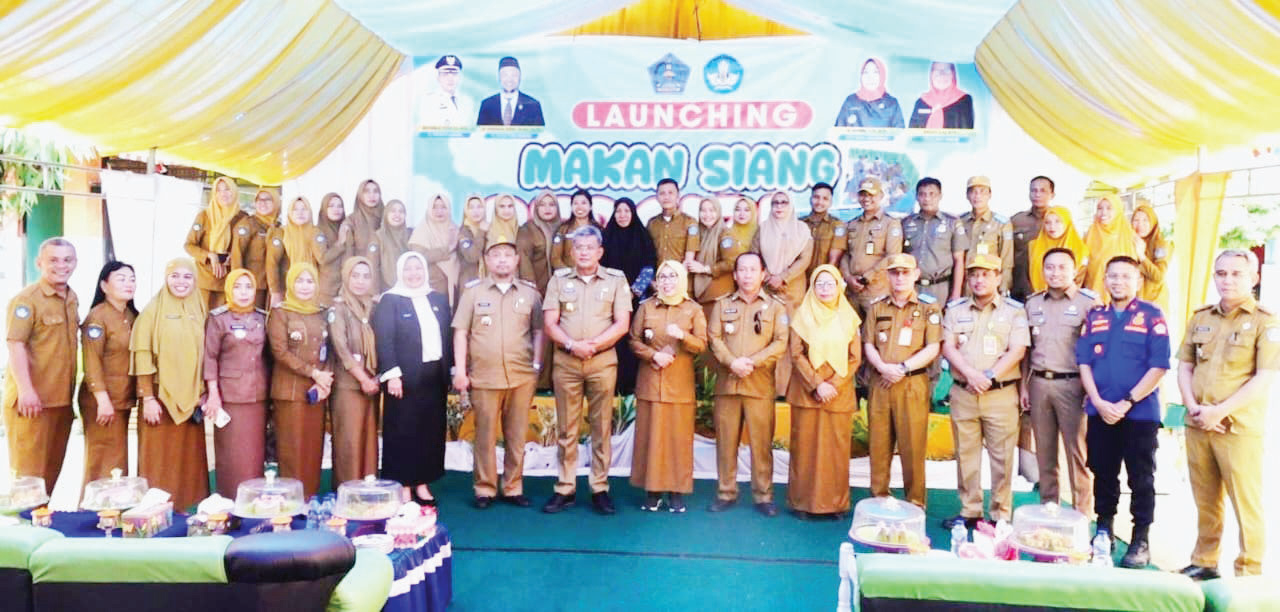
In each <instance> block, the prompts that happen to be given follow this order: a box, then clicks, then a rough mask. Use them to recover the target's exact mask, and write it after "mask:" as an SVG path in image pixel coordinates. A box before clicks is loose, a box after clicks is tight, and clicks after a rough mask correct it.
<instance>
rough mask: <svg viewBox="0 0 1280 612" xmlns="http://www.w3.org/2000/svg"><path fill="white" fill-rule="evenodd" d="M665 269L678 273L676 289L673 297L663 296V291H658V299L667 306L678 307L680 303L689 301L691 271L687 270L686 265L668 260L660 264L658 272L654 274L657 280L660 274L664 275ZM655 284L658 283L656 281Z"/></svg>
mask: <svg viewBox="0 0 1280 612" xmlns="http://www.w3.org/2000/svg"><path fill="white" fill-rule="evenodd" d="M663 268H670V269H671V271H673V272H675V273H676V277H677V278H676V288H675V291H673V292H672V293H671V295H662V291H658V292H657V293H658V299H659V300H660V301H661V302H662V303H663V304H666V305H667V306H676V305H679V304H680V302H683V301H685V300H687V299H689V271H688V270H686V269H685V267H684V264H682V263H680V262H678V261H675V260H674V259H668V260H666V261H664V262H662V263H661V264H658V270H657V272H654V274H653V276H654V278H655V279H656V278H657V276H658V275H659V274H662V269H663ZM654 282H655V285H656V283H657V281H656V280H655V281H654Z"/></svg>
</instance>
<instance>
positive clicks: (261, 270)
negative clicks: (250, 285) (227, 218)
mask: <svg viewBox="0 0 1280 612" xmlns="http://www.w3.org/2000/svg"><path fill="white" fill-rule="evenodd" d="M278 227H280V196H278V195H276V192H275V191H272V190H270V189H259V190H258V193H255V194H254V195H253V214H252V215H245V216H244V217H241V218H240V220H239V221H237V222H236V224H235V226H234V227H232V228H231V229H232V234H231V264H230V268H229V269H231V270H235V269H236V268H244V269H246V270H248V271H249V272H250V273H252V274H253V277H254V278H255V279H257V280H258V296H257V297H256V298H255V299H254V304H255V305H256V306H257V307H258V308H267V307H269V306H270V305H271V303H270V302H269V301H268V292H267V286H266V283H265V282H264V280H265V279H266V278H267V251H268V250H269V248H270V246H271V233H272V232H273V231H274V230H275V229H276V228H278Z"/></svg>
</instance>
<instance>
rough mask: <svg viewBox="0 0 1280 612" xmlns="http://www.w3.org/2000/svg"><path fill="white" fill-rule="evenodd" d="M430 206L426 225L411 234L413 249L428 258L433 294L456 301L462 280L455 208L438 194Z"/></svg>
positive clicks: (446, 197)
mask: <svg viewBox="0 0 1280 612" xmlns="http://www.w3.org/2000/svg"><path fill="white" fill-rule="evenodd" d="M427 202H428V204H427V213H426V215H424V216H423V218H422V223H419V224H418V226H417V227H415V228H413V232H412V233H410V234H409V249H410V250H412V251H414V252H416V253H420V254H422V256H423V257H424V258H426V261H427V268H428V270H427V272H428V274H427V278H428V282H430V283H431V290H432V291H436V292H438V293H440V294H442V295H444V296H445V297H446V299H450V300H452V296H453V288H454V287H456V286H457V283H456V282H455V281H456V280H457V278H458V253H457V247H458V232H459V229H458V225H457V224H456V223H454V222H453V216H452V215H453V204H451V203H450V202H449V196H447V195H445V194H443V193H437V194H435V195H434V196H432V197H431V199H429V200H427ZM396 261H397V262H398V261H399V260H396ZM397 269H398V268H397Z"/></svg>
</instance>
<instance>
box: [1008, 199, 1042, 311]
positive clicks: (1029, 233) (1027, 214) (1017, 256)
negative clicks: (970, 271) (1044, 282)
mask: <svg viewBox="0 0 1280 612" xmlns="http://www.w3.org/2000/svg"><path fill="white" fill-rule="evenodd" d="M1045 210H1047V207H1046V208H1045V209H1042V210H1036V209H1035V208H1032V209H1031V210H1024V211H1020V212H1018V213H1017V214H1015V215H1014V216H1013V218H1012V219H1010V220H1009V224H1010V225H1012V226H1013V291H1012V293H1013V297H1014V298H1015V299H1019V300H1023V299H1026V298H1027V296H1029V295H1031V292H1032V289H1031V262H1030V261H1028V260H1027V257H1028V253H1027V244H1028V243H1030V242H1031V241H1032V240H1035V238H1036V236H1038V235H1040V226H1041V225H1042V224H1043V223H1044V212H1045Z"/></svg>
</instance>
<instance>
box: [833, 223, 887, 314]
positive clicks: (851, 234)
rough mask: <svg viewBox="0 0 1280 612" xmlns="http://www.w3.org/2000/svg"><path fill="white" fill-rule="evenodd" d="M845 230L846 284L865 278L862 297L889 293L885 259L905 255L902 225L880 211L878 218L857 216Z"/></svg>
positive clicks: (843, 266) (844, 265) (842, 259)
mask: <svg viewBox="0 0 1280 612" xmlns="http://www.w3.org/2000/svg"><path fill="white" fill-rule="evenodd" d="M846 227H847V229H846V231H847V232H848V233H847V234H846V238H847V241H846V244H845V253H844V257H843V258H841V260H840V261H841V265H840V271H841V272H842V273H843V274H844V275H845V281H846V282H848V281H849V280H850V279H854V278H857V277H859V276H862V277H866V279H867V289H866V290H865V291H863V292H862V294H861V295H862V296H865V297H873V296H877V295H884V294H885V293H888V292H889V275H888V274H887V273H886V271H885V269H884V265H885V260H886V259H887V258H888V256H889V255H893V254H896V253H901V252H902V224H900V223H899V222H898V220H897V219H894V218H893V217H890V216H889V215H888V214H886V213H885V212H884V211H883V210H881V211H880V212H878V213H876V214H875V216H871V217H868V216H866V215H863V216H861V217H858V218H857V219H854V220H853V221H850V222H849V224H848V225H847V226H846ZM850 285H852V283H850Z"/></svg>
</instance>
